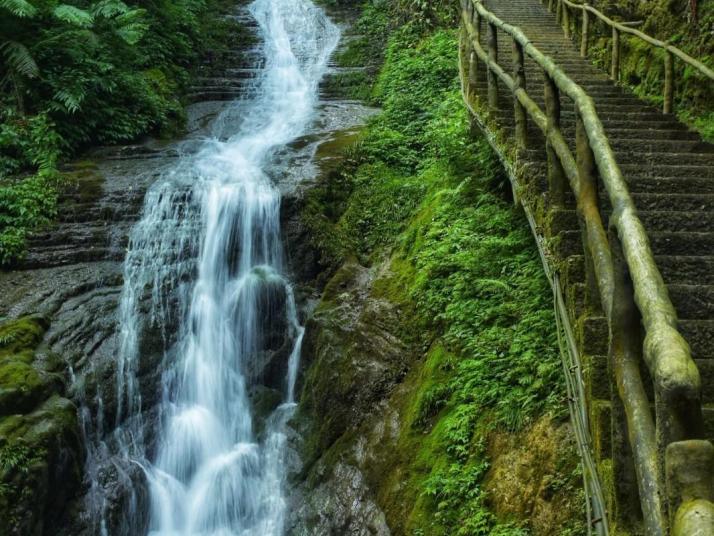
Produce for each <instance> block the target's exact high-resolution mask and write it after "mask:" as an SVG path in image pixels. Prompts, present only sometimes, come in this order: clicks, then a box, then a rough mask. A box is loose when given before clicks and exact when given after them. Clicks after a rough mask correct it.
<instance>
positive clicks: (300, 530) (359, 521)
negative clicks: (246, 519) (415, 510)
mask: <svg viewBox="0 0 714 536" xmlns="http://www.w3.org/2000/svg"><path fill="white" fill-rule="evenodd" d="M320 469H324V467H323V466H321V467H320ZM321 477H322V478H324V482H323V483H321V484H319V485H317V486H316V487H315V488H314V489H311V490H310V493H309V494H307V493H306V494H305V495H304V496H302V497H301V502H300V506H298V508H297V510H296V511H295V513H294V517H295V518H296V521H295V525H294V526H293V527H291V529H290V534H291V536H312V535H314V534H321V535H322V534H324V535H328V534H329V535H335V536H337V535H342V534H350V535H354V536H387V535H389V534H391V532H390V530H389V527H388V526H387V522H386V520H385V518H384V513H382V511H381V510H380V509H379V507H378V506H377V504H375V502H374V499H373V497H372V491H371V490H370V489H369V486H367V484H366V483H365V478H364V475H363V474H362V472H361V471H360V470H359V469H358V468H357V467H355V466H353V465H348V464H344V463H341V462H338V463H337V464H336V465H335V466H334V467H333V468H332V470H331V471H330V472H326V473H325V474H322V475H321Z"/></svg>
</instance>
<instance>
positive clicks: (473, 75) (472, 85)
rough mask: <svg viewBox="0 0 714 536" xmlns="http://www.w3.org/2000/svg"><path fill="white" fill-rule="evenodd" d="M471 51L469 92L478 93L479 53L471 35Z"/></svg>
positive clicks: (470, 93) (471, 93)
mask: <svg viewBox="0 0 714 536" xmlns="http://www.w3.org/2000/svg"><path fill="white" fill-rule="evenodd" d="M469 51H470V55H469V85H468V94H469V95H475V94H476V85H477V84H478V54H476V49H475V48H474V46H473V43H472V42H471V38H470V37H469Z"/></svg>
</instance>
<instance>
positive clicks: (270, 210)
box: [90, 0, 339, 536]
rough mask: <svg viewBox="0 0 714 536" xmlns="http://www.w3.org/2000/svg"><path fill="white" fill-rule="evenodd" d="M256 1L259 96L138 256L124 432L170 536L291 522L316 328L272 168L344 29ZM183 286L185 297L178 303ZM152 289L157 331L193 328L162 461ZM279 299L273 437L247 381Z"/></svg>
mask: <svg viewBox="0 0 714 536" xmlns="http://www.w3.org/2000/svg"><path fill="white" fill-rule="evenodd" d="M249 9H250V13H251V14H252V15H253V17H255V19H256V21H257V23H258V25H259V28H260V33H261V37H262V43H263V44H262V49H263V59H264V66H263V68H262V70H261V72H260V74H259V76H258V78H257V80H256V81H255V91H254V93H253V96H252V97H251V99H250V100H248V101H246V102H243V103H241V104H240V106H241V110H242V112H241V114H239V116H240V117H242V119H241V124H240V125H239V127H238V129H237V131H236V133H234V134H233V135H231V136H229V137H228V138H227V139H221V138H220V137H216V138H213V139H210V140H206V142H205V144H204V146H203V148H202V149H201V150H200V151H199V152H198V153H197V154H196V155H193V156H189V157H185V158H184V159H183V160H182V161H181V162H180V163H179V164H178V165H177V166H176V167H175V169H173V170H172V171H171V172H170V173H168V174H167V175H166V176H165V177H164V178H163V179H162V180H161V181H160V182H159V183H157V185H156V186H155V187H154V188H152V190H151V191H150V192H149V193H148V194H147V197H146V200H145V206H144V213H143V218H142V220H141V221H140V222H139V223H138V224H137V226H136V227H135V229H134V230H133V232H132V236H131V241H130V248H129V252H128V254H127V259H126V264H125V282H124V291H123V295H122V303H121V308H120V317H121V318H120V321H121V329H122V330H121V348H120V355H119V358H118V367H117V393H118V395H117V408H118V409H117V416H116V421H117V422H118V423H123V424H121V426H120V427H119V428H118V430H117V432H115V434H114V436H115V439H114V441H115V443H116V444H117V445H118V449H119V450H120V451H121V452H120V455H121V456H122V457H123V458H124V459H130V460H132V461H134V462H136V463H137V464H139V465H140V466H141V467H142V468H143V470H144V472H145V474H146V478H147V480H148V482H149V492H150V500H149V502H150V513H149V516H150V521H149V534H151V535H155V536H159V535H161V536H169V535H176V536H178V535H186V536H188V535H191V536H194V535H195V536H198V535H201V536H209V535H211V536H233V535H235V536H249V535H250V536H271V535H280V534H282V533H283V530H284V528H283V525H284V517H285V510H286V501H285V497H284V489H283V488H284V477H285V469H284V460H283V458H284V455H285V448H284V447H285V442H286V437H285V433H284V428H285V424H286V422H287V420H288V419H289V418H290V416H291V414H292V411H293V410H294V407H295V401H294V390H295V381H296V376H297V370H298V365H299V357H300V347H301V344H302V337H303V331H304V329H303V327H302V326H301V325H300V323H299V320H298V315H297V308H296V304H295V299H294V296H293V291H292V287H291V285H290V283H289V282H288V280H287V279H286V277H285V275H284V266H283V254H282V244H281V239H280V218H279V212H280V195H279V193H278V191H277V189H276V188H275V186H274V185H273V183H272V182H271V178H270V177H268V176H267V175H266V173H265V171H264V170H265V169H266V168H267V167H268V166H269V164H270V162H271V158H273V156H274V153H275V151H276V149H279V148H281V147H283V146H285V145H286V144H287V143H289V142H291V141H292V140H294V139H296V138H297V137H299V136H300V135H302V134H303V133H304V132H305V130H306V128H307V127H308V125H309V124H310V121H311V120H312V119H313V117H314V114H315V107H316V104H317V98H318V97H317V96H318V83H319V81H320V79H321V77H322V75H323V74H324V72H325V70H326V67H327V61H328V59H329V56H330V54H331V53H332V51H333V50H334V49H335V47H336V46H337V42H338V40H339V31H338V29H337V27H336V26H335V25H333V24H332V23H331V22H330V21H329V20H328V19H327V18H326V16H325V15H324V13H323V12H322V10H320V9H319V8H317V7H315V6H314V5H313V4H312V2H310V1H309V0H255V1H254V2H253V3H252V4H251V5H250V7H249ZM230 115H231V117H233V116H235V115H236V114H230ZM218 123H219V124H221V122H220V121H219V122H218ZM194 278H195V283H192V282H191V281H193V280H194ZM181 286H182V287H183V289H184V290H183V292H176V293H175V294H177V295H178V296H179V297H180V298H179V299H178V300H174V301H171V302H169V301H167V298H166V296H167V295H168V294H169V290H171V289H176V288H178V287H181ZM146 289H151V291H150V299H149V300H148V301H149V302H150V305H149V306H148V308H149V309H150V314H149V316H151V317H153V318H152V321H153V322H154V324H155V325H159V326H164V325H166V324H168V322H166V321H165V320H166V318H168V317H169V316H174V317H178V318H179V319H180V320H179V324H180V326H181V327H180V328H179V335H178V342H177V343H176V344H175V345H174V347H173V350H172V351H171V352H170V353H169V354H167V357H166V358H165V359H164V363H165V369H164V372H163V374H162V382H161V383H162V400H161V403H160V406H159V423H160V429H159V430H158V432H157V434H158V437H157V444H156V447H155V448H154V449H153V450H152V453H153V451H154V450H155V455H149V453H148V452H147V450H148V448H149V447H147V445H146V444H145V442H146V441H145V436H146V435H148V434H146V430H145V429H144V427H145V426H147V424H146V423H145V422H144V419H143V418H142V400H141V396H140V394H139V393H140V388H139V379H138V378H139V372H140V369H141V355H140V350H139V348H138V342H137V341H138V339H139V330H140V328H139V322H140V317H141V313H142V312H143V313H145V312H146V308H147V307H146V305H145V304H144V303H142V299H141V296H143V295H144V294H145V293H146ZM275 295H280V296H281V299H279V300H277V303H280V304H281V307H282V308H284V311H282V312H281V313H282V315H284V318H285V325H286V326H287V327H286V330H287V332H288V340H289V341H290V344H291V345H292V349H291V351H290V353H289V357H288V360H287V367H286V370H285V382H284V385H285V387H284V395H283V403H282V404H281V405H280V406H279V407H278V408H277V409H276V410H275V411H274V412H273V414H272V415H271V416H270V417H269V418H268V419H267V422H266V426H265V432H264V433H263V434H261V438H262V439H260V440H258V439H257V438H256V435H255V433H254V430H253V424H254V423H253V416H252V415H251V405H250V401H249V398H248V391H249V388H250V385H249V384H248V382H249V381H250V378H252V372H253V371H252V370H251V368H252V367H255V366H257V362H258V361H259V360H260V358H261V347H262V341H263V338H264V336H265V334H264V333H263V331H264V329H265V326H263V325H262V322H263V320H264V318H263V317H264V309H265V303H266V300H268V301H270V299H271V296H273V297H274V296H275ZM181 296H182V297H183V299H181ZM273 301H275V300H273ZM182 308H183V309H184V311H183V312H182V311H181V309H182ZM176 309H178V311H177V310H176ZM101 445H103V447H102V448H104V447H105V443H104V442H102V443H101ZM91 454H92V453H91V452H90V455H91ZM90 458H91V456H90ZM90 476H91V475H90ZM126 515H127V516H132V515H136V513H135V512H127V513H126ZM127 526H131V524H128V525H127ZM124 531H125V532H127V533H128V534H131V533H132V529H131V528H128V529H127V528H125V529H124Z"/></svg>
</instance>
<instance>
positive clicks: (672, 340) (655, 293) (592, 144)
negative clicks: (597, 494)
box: [460, 0, 714, 536]
mask: <svg viewBox="0 0 714 536" xmlns="http://www.w3.org/2000/svg"><path fill="white" fill-rule="evenodd" d="M559 1H560V2H566V1H567V0H559ZM563 5H565V4H563ZM462 8H463V10H462V22H463V29H464V31H463V32H462V36H463V37H462V43H461V49H460V53H461V54H462V57H463V59H464V61H463V63H462V66H463V65H464V64H465V66H466V67H465V70H466V72H465V73H464V74H463V76H462V80H463V81H464V83H465V92H464V93H465V100H466V103H467V105H469V106H470V107H471V108H472V111H473V112H474V113H476V114H478V110H474V109H473V107H472V98H473V97H476V101H478V102H479V103H485V104H484V106H486V107H487V108H488V109H490V110H495V109H496V108H497V107H498V102H499V91H500V88H499V82H500V84H502V85H503V86H505V87H506V88H507V90H508V92H509V93H510V95H511V97H512V100H513V107H514V109H513V111H514V117H515V142H516V146H517V147H518V148H519V149H526V148H528V149H533V148H534V147H532V145H533V143H532V141H531V140H529V139H528V122H529V121H532V122H533V123H534V124H535V125H536V126H537V127H538V128H539V129H540V130H541V131H542V133H543V134H544V136H545V140H546V142H545V152H546V157H547V175H548V199H549V203H550V207H551V208H554V209H557V208H562V207H564V203H565V194H566V190H567V188H570V189H571V190H572V192H573V193H574V195H575V199H576V202H577V210H578V212H579V214H580V220H581V222H582V226H583V231H584V249H585V256H586V268H587V269H588V271H589V278H588V279H589V280H590V281H592V282H593V283H592V286H593V287H595V288H593V289H591V290H592V291H594V294H593V295H597V296H599V297H600V302H601V305H602V309H603V311H604V313H605V316H606V317H607V320H608V324H609V328H610V348H609V354H610V363H611V368H612V370H613V373H614V378H615V383H616V387H617V392H618V394H619V401H620V403H621V408H622V412H623V413H624V420H625V425H626V431H627V436H628V440H629V445H630V447H631V451H632V459H633V463H634V466H635V472H636V477H637V487H638V491H639V498H640V505H641V508H642V516H643V523H644V525H645V530H646V533H647V534H648V535H662V536H664V535H665V534H668V532H669V527H672V530H673V532H672V533H673V534H677V535H684V534H695V533H696V534H699V533H698V532H695V531H696V530H706V531H708V530H709V525H706V527H707V528H704V529H703V527H704V525H702V523H709V522H711V520H712V519H714V504H712V503H711V502H709V500H711V499H712V497H710V496H708V495H707V492H705V491H702V490H709V489H710V484H711V478H712V475H711V474H710V472H709V471H704V470H703V471H700V472H699V474H697V473H694V475H695V476H692V475H693V473H692V472H691V471H685V469H683V468H684V467H687V466H688V464H689V465H691V464H699V467H700V468H701V467H705V466H706V467H709V465H707V464H711V463H712V462H713V461H714V449H713V448H712V445H711V444H710V443H709V442H708V441H704V440H703V433H704V432H703V418H702V406H701V393H700V390H701V382H700V376H699V371H698V370H697V367H696V365H695V363H694V360H693V359H692V356H691V354H690V349H689V345H688V344H687V342H686V341H685V340H684V338H683V337H682V336H681V334H680V333H679V331H678V329H677V314H676V312H675V309H674V307H673V305H672V302H671V301H670V298H669V294H668V291H667V287H666V286H665V284H664V281H663V279H662V276H661V275H660V272H659V269H658V268H657V265H656V263H655V260H654V256H653V254H652V250H651V248H650V245H649V240H648V237H647V233H646V232H645V229H644V227H643V225H642V222H641V221H640V219H639V218H638V216H637V211H636V209H635V206H634V203H633V201H632V197H631V195H630V193H629V191H628V188H627V184H626V182H625V180H624V178H623V176H622V172H621V170H620V167H619V166H618V163H617V161H616V159H615V155H614V153H613V151H612V149H611V147H610V143H609V141H608V138H607V136H606V134H605V131H604V129H603V125H602V123H601V121H600V119H599V117H598V114H597V111H596V108H595V105H594V103H593V100H592V99H591V98H590V97H589V96H588V95H587V93H586V92H585V91H584V90H583V89H582V88H581V87H580V86H579V85H578V84H576V83H575V82H573V80H571V79H570V78H569V77H568V76H567V75H566V74H565V73H564V72H563V71H562V70H561V69H560V68H559V67H558V66H557V65H556V63H555V62H554V61H553V60H552V59H551V58H549V57H548V56H545V55H544V54H543V53H542V52H541V51H540V50H538V48H536V47H535V46H534V45H533V44H532V43H531V42H530V40H529V39H528V38H527V37H526V35H525V34H524V33H523V32H522V31H521V30H520V29H519V28H517V27H515V26H511V25H509V24H507V23H505V22H504V21H502V20H500V19H499V18H498V17H497V16H495V15H494V14H493V13H492V12H490V11H489V10H488V9H486V8H485V7H484V6H483V5H482V3H481V2H480V0H462ZM586 11H587V10H586ZM484 23H485V25H486V32H487V34H486V38H485V43H486V45H485V46H486V50H484V48H483V46H482V44H481V41H482V39H481V36H482V26H483V24H484ZM498 32H503V33H504V34H506V35H507V36H508V37H509V38H510V40H511V41H512V47H513V48H512V55H511V62H510V65H508V66H507V67H505V66H504V65H503V64H502V62H501V59H500V58H499V50H498ZM585 52H587V51H585ZM526 58H530V59H531V60H532V61H533V62H535V64H536V66H537V68H538V69H540V70H541V71H542V74H543V82H542V86H540V87H542V91H543V93H542V94H543V95H544V97H545V99H544V100H545V109H544V110H542V109H541V108H540V106H539V105H538V104H537V103H536V102H535V100H534V99H533V98H532V96H531V95H532V89H531V88H529V85H528V81H527V80H526V69H525V61H526ZM484 67H485V69H484V70H485V75H486V84H487V90H486V96H485V97H486V98H485V99H482V98H481V96H479V95H477V82H478V76H477V75H478V73H479V70H480V69H482V68H484ZM509 71H510V72H511V73H512V74H509ZM561 94H562V95H564V96H566V97H568V98H569V99H570V100H572V101H573V102H574V104H575V115H576V129H575V148H576V149H575V154H573V153H572V152H571V150H570V148H569V145H568V142H567V140H566V137H565V134H564V131H563V130H562V129H561V127H560V96H561ZM597 179H599V180H600V182H601V184H602V185H603V186H604V188H605V190H606V191H607V194H608V197H609V201H610V204H611V206H612V213H611V215H610V218H609V230H608V231H606V230H605V228H604V226H603V221H602V217H601V213H600V209H599V206H598V188H597V184H596V180H597ZM641 326H642V328H643V329H644V340H643V339H642V335H641ZM643 359H644V362H645V363H646V365H647V368H648V370H649V373H650V376H651V378H652V382H653V385H654V393H655V401H654V419H653V415H652V411H651V409H650V402H649V400H648V398H647V395H646V392H645V386H644V382H643V379H642V377H641V375H640V362H641V361H642V360H643ZM685 473H686V474H685ZM685 488H686V491H684V490H685ZM595 507H596V508H601V506H598V505H595ZM701 511H704V512H705V514H706V515H705V516H703V517H702V516H701V515H698V514H699V513H700V512H701ZM695 514H696V515H695ZM598 515H599V516H600V519H598V517H597V516H598ZM594 516H595V519H593V523H594V524H596V525H598V523H597V522H598V520H600V521H602V520H604V519H606V516H607V513H606V512H604V511H602V512H597V511H596V512H594ZM707 516H710V517H709V518H708V519H707ZM702 519H705V521H702ZM596 528H597V529H598V532H599V533H605V534H606V533H607V526H606V524H605V523H600V524H599V527H597V526H596ZM701 534H709V532H701Z"/></svg>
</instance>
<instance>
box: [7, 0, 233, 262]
mask: <svg viewBox="0 0 714 536" xmlns="http://www.w3.org/2000/svg"><path fill="white" fill-rule="evenodd" d="M224 7H225V6H224V0H181V1H179V2H174V1H169V0H156V1H152V2H140V3H139V2H128V3H125V2H123V1H121V0H95V1H91V0H77V1H71V2H67V3H61V2H59V1H57V0H42V1H40V0H0V89H2V90H4V91H3V93H2V96H0V264H3V265H5V264H8V263H11V262H13V261H14V260H16V259H18V258H20V257H21V256H22V254H23V251H24V247H25V238H26V236H27V234H28V233H29V232H31V231H33V230H35V229H37V228H39V227H42V226H44V225H47V224H48V223H50V221H51V220H52V218H53V217H54V214H55V213H56V199H57V180H56V176H57V175H58V174H57V171H56V170H57V165H58V163H59V161H60V160H61V159H62V158H65V157H68V156H71V155H73V154H75V153H76V152H77V151H79V150H81V149H83V148H85V147H87V146H89V145H92V144H97V143H122V142H127V141H131V140H134V139H136V138H137V137H139V136H141V135H143V134H147V133H154V134H158V135H161V134H163V133H167V134H171V133H174V132H176V130H177V129H178V128H179V126H180V125H181V124H182V122H183V118H184V113H183V106H182V103H181V95H182V94H183V93H184V91H185V90H186V89H187V87H188V84H189V78H190V77H189V71H188V69H189V68H190V67H191V66H192V65H194V64H195V63H196V60H197V59H198V57H199V56H200V55H201V54H203V53H204V52H205V51H206V50H207V49H208V47H215V46H216V45H217V43H216V40H214V36H216V35H220V36H221V37H223V38H224V39H223V42H222V43H221V45H220V46H223V47H226V46H229V44H228V43H229V41H228V39H226V38H225V37H226V32H227V29H228V28H230V31H232V32H234V33H235V32H236V31H237V25H236V24H235V23H233V24H231V23H228V22H225V21H222V20H218V21H217V20H216V19H220V17H219V12H220V11H221V10H223V9H224ZM232 40H233V41H234V40H235V35H234V36H232Z"/></svg>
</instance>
